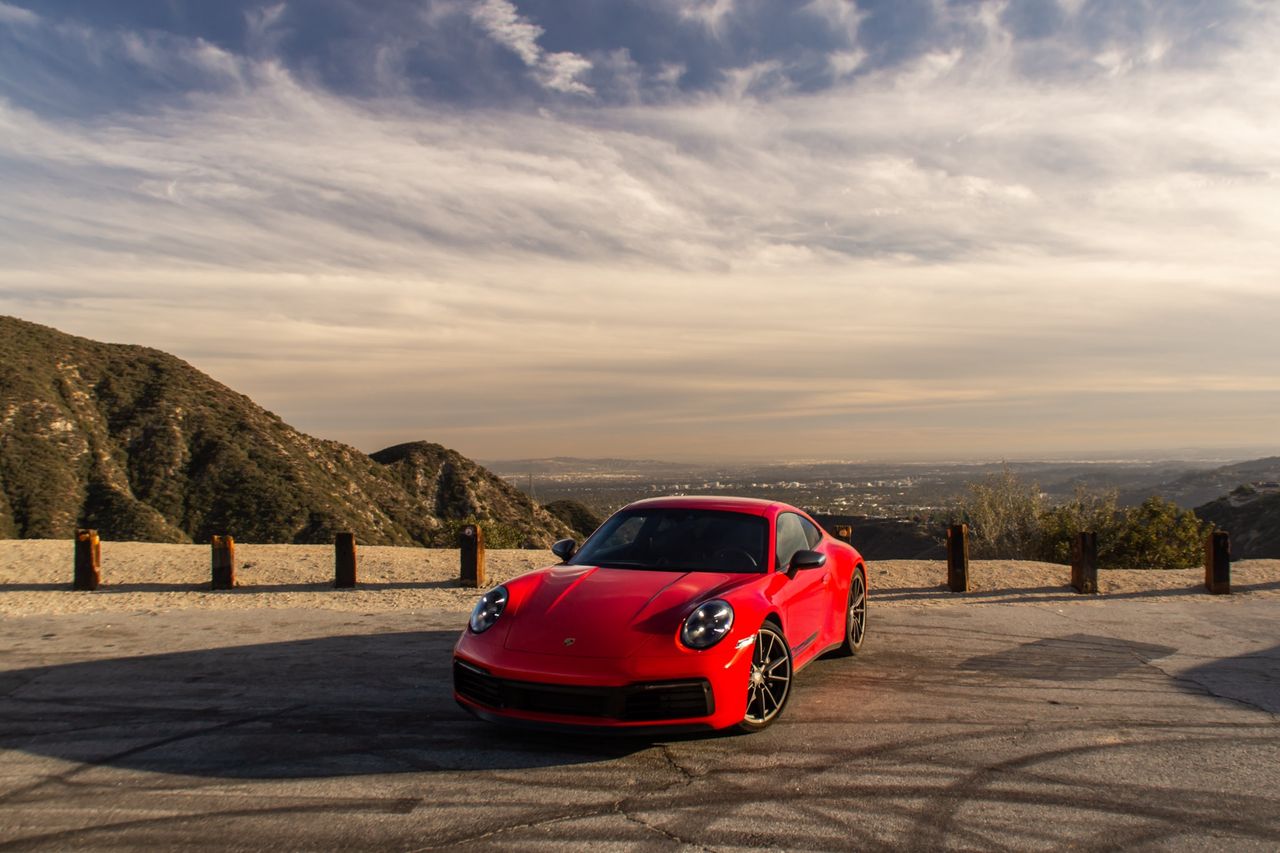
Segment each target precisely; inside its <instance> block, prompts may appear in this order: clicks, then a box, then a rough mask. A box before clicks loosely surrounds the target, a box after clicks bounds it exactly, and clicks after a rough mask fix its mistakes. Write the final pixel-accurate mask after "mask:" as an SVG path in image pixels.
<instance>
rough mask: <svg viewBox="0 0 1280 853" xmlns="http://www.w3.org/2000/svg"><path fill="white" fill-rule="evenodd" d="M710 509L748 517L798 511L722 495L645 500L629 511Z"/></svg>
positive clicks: (778, 505)
mask: <svg viewBox="0 0 1280 853" xmlns="http://www.w3.org/2000/svg"><path fill="white" fill-rule="evenodd" d="M641 508H645V509H709V510H719V511H720V512H741V513H745V514H747V515H773V514H774V513H775V512H778V511H783V510H791V511H796V508H795V507H793V506H789V505H788V504H784V503H779V502H778V501H766V500H761V499H760V498H738V497H729V496H724V497H722V496H720V495H673V496H668V497H661V498H645V499H644V500H641V501H635V502H634V503H629V504H627V505H626V506H625V507H623V508H622V509H623V510H628V509H641Z"/></svg>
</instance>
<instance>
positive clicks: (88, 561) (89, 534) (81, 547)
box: [71, 528, 102, 591]
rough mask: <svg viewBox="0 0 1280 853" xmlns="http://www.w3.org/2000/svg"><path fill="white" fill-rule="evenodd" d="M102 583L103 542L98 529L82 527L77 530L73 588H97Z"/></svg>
mask: <svg viewBox="0 0 1280 853" xmlns="http://www.w3.org/2000/svg"><path fill="white" fill-rule="evenodd" d="M100 583H102V543H101V540H99V539H98V531H96V530H89V529H87V528H80V529H79V530H77V531H76V561H75V572H74V575H73V580H72V583H71V588H72V589H83V590H90V591H92V590H95V589H97V588H98V584H100Z"/></svg>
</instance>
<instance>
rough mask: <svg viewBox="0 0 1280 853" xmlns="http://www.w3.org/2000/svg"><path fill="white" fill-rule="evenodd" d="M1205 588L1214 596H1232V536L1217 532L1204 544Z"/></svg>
mask: <svg viewBox="0 0 1280 853" xmlns="http://www.w3.org/2000/svg"><path fill="white" fill-rule="evenodd" d="M1204 587H1205V589H1207V590H1209V592H1211V593H1213V594H1214V595H1230V594H1231V534H1230V533H1228V532H1227V531H1225V530H1215V531H1213V532H1212V533H1210V534H1209V538H1208V539H1206V540H1205V543H1204Z"/></svg>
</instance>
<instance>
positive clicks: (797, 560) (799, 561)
mask: <svg viewBox="0 0 1280 853" xmlns="http://www.w3.org/2000/svg"><path fill="white" fill-rule="evenodd" d="M826 564H827V555H826V554H820V553H818V552H817V551H796V552H795V554H793V555H792V557H791V565H789V566H787V571H788V572H794V571H797V570H799V569H820V568H822V567H823V566H825V565H826Z"/></svg>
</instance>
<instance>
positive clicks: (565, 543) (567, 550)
mask: <svg viewBox="0 0 1280 853" xmlns="http://www.w3.org/2000/svg"><path fill="white" fill-rule="evenodd" d="M577 550H578V543H577V542H574V541H573V540H572V539H561V540H560V541H558V542H556V544H554V545H552V546H551V553H552V554H555V555H556V556H557V557H559V558H560V561H561V562H563V563H567V562H569V558H570V557H572V556H573V555H574V554H575V553H576V552H577ZM823 559H826V558H825V557H824V558H823Z"/></svg>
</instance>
